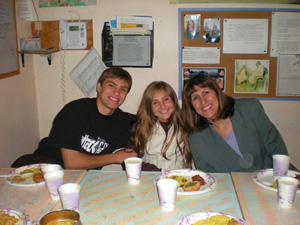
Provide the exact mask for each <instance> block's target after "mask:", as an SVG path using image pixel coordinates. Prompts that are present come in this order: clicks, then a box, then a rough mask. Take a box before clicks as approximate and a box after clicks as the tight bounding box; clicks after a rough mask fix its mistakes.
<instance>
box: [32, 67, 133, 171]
mask: <svg viewBox="0 0 300 225" xmlns="http://www.w3.org/2000/svg"><path fill="white" fill-rule="evenodd" d="M131 85H132V78H131V76H130V74H129V73H128V72H127V71H125V70H124V69H122V68H120V67H112V68H109V69H106V70H105V71H104V72H103V73H102V75H101V76H100V78H99V80H98V83H97V87H96V90H97V97H96V98H83V99H79V100H75V101H73V102H70V103H69V104H67V105H66V106H65V107H64V108H63V109H62V110H61V111H60V112H59V113H58V115H57V116H56V118H55V119H54V121H53V126H52V129H51V131H50V135H49V140H48V142H47V144H46V146H45V147H44V148H42V149H38V150H37V151H36V152H35V154H40V155H44V156H47V157H51V158H54V159H56V160H58V161H60V162H62V163H63V166H64V167H65V168H66V169H96V168H97V169H101V168H102V167H103V166H106V165H109V164H115V163H119V164H121V163H122V162H123V161H124V160H125V159H126V158H128V157H134V156H137V154H136V153H135V152H133V151H131V152H126V151H125V150H123V149H122V148H124V147H125V146H126V143H127V140H128V138H129V133H130V128H131V125H132V122H133V120H134V119H135V116H134V115H132V114H130V113H126V112H123V111H122V110H121V109H120V108H119V107H120V106H121V105H122V104H123V102H124V101H125V99H126V96H127V94H128V93H129V91H130V89H131ZM118 149H122V150H119V151H117V152H115V153H114V151H116V150H118Z"/></svg>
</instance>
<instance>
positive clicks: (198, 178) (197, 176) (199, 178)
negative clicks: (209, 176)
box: [192, 174, 206, 185]
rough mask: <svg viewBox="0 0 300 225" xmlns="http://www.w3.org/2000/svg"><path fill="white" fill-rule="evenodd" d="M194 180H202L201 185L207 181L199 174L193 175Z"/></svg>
mask: <svg viewBox="0 0 300 225" xmlns="http://www.w3.org/2000/svg"><path fill="white" fill-rule="evenodd" d="M192 180H193V181H199V182H200V185H205V184H206V182H205V180H204V179H203V177H201V176H200V175H199V174H197V175H195V176H192Z"/></svg>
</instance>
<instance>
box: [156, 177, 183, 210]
mask: <svg viewBox="0 0 300 225" xmlns="http://www.w3.org/2000/svg"><path fill="white" fill-rule="evenodd" d="M157 189H158V197H159V203H160V207H161V209H162V210H163V211H165V212H169V211H172V210H174V209H175V205H176V197H177V189H178V181H177V180H174V179H161V180H159V181H158V182H157Z"/></svg>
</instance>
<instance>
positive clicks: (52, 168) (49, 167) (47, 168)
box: [42, 164, 63, 175]
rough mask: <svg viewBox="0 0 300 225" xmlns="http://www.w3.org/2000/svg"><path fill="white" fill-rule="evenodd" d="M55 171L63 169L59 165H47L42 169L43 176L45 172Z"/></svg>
mask: <svg viewBox="0 0 300 225" xmlns="http://www.w3.org/2000/svg"><path fill="white" fill-rule="evenodd" d="M55 170H63V168H62V167H61V165H59V164H48V165H45V166H43V167H42V172H43V175H45V174H46V173H47V172H50V171H55Z"/></svg>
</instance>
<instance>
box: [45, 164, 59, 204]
mask: <svg viewBox="0 0 300 225" xmlns="http://www.w3.org/2000/svg"><path fill="white" fill-rule="evenodd" d="M44 179H45V182H46V186H47V189H48V191H49V194H50V197H51V199H52V200H53V201H57V200H59V193H58V188H59V187H60V186H61V185H62V184H63V183H64V171H62V170H55V171H50V172H47V173H46V174H45V175H44Z"/></svg>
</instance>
